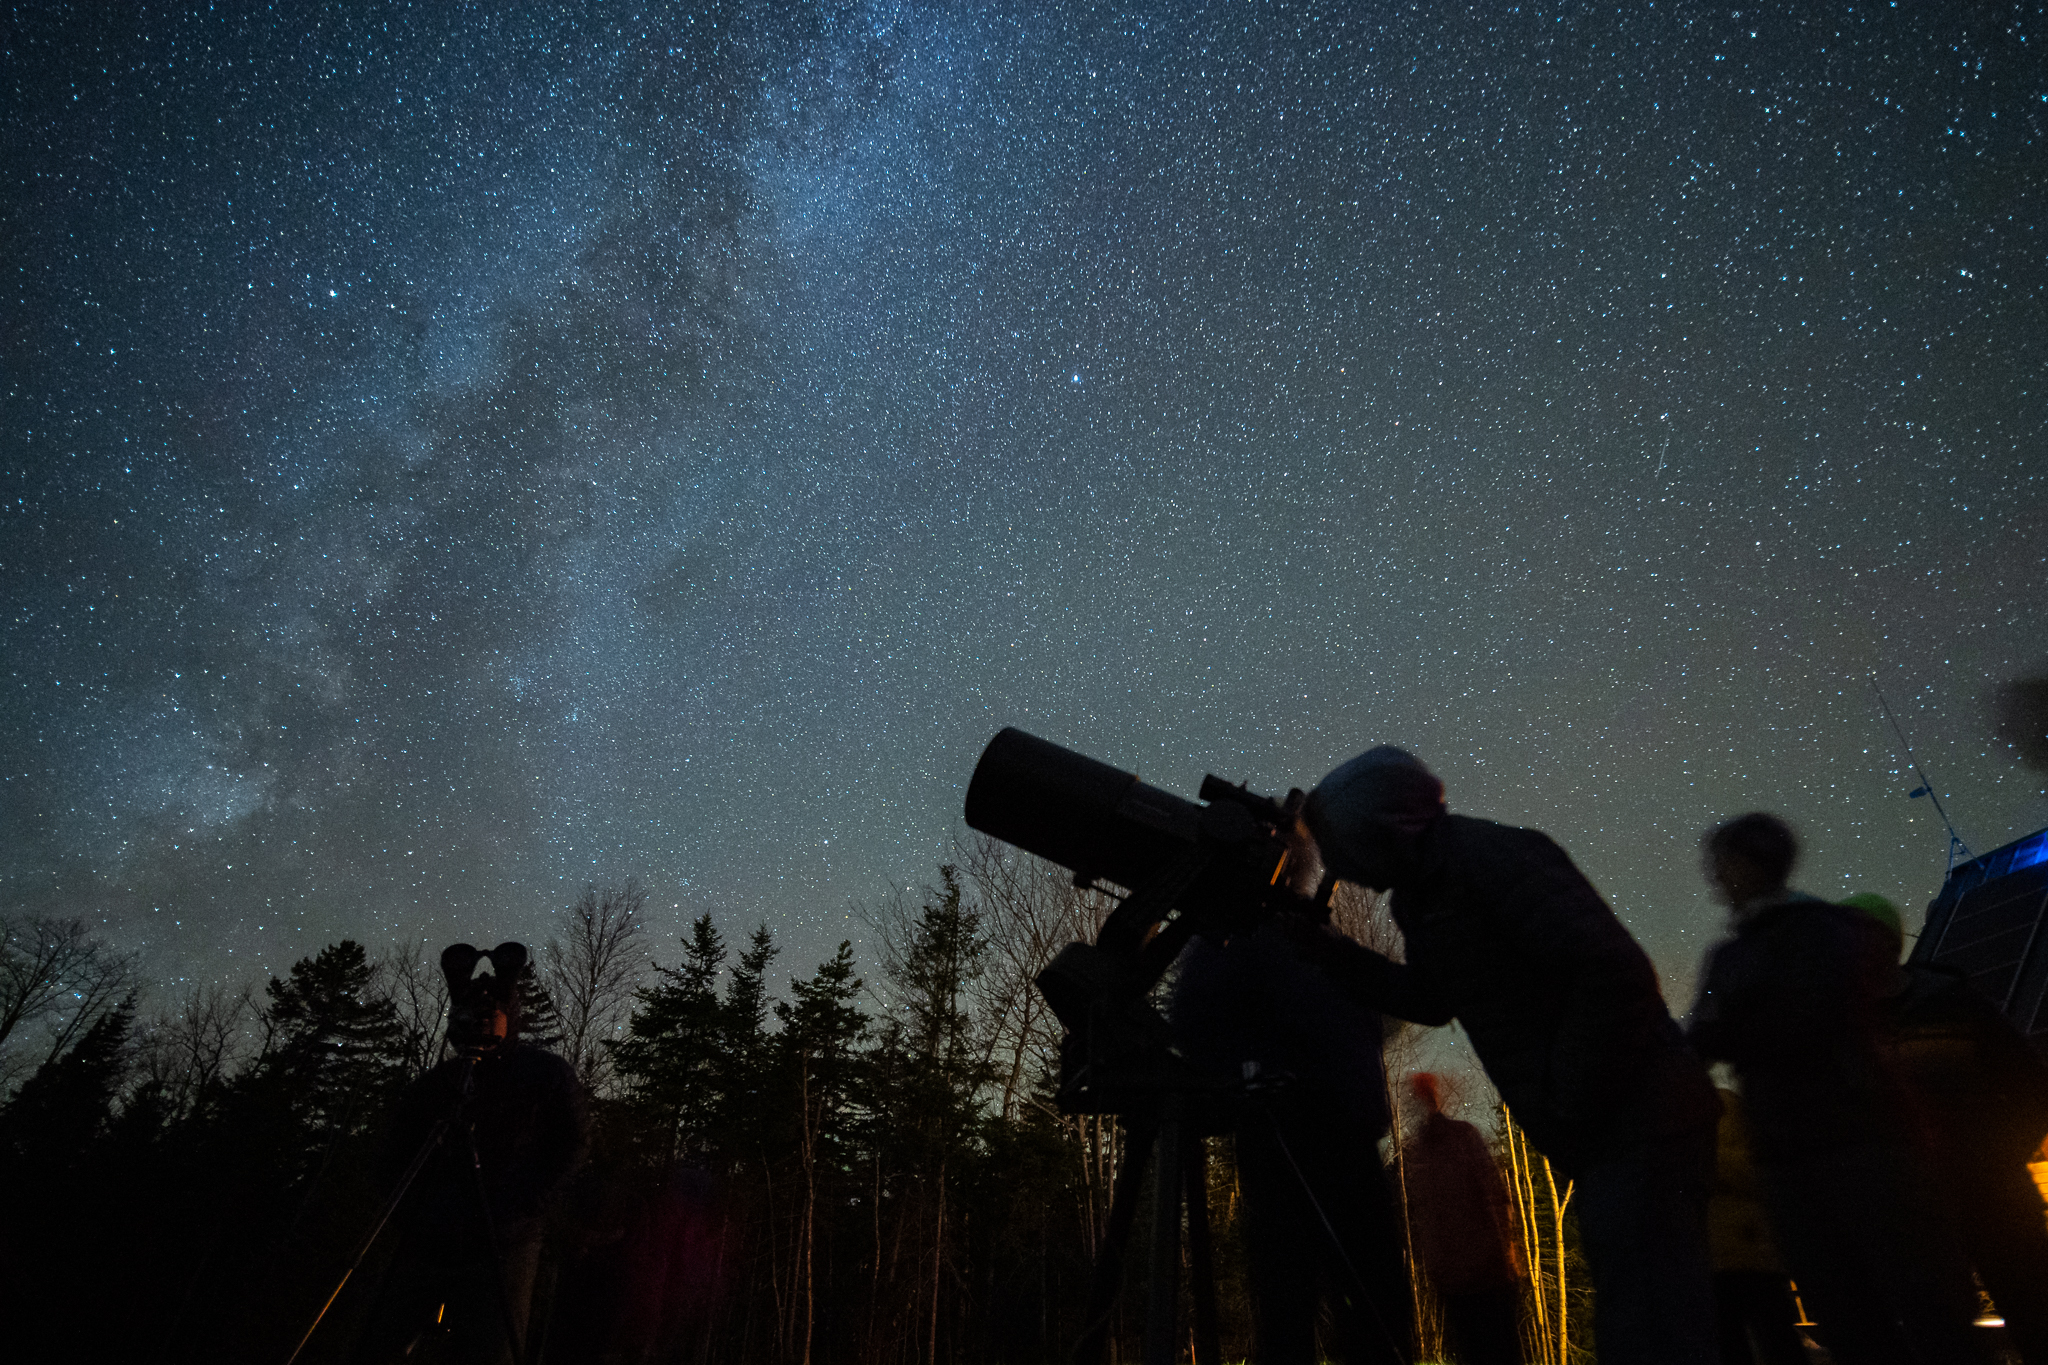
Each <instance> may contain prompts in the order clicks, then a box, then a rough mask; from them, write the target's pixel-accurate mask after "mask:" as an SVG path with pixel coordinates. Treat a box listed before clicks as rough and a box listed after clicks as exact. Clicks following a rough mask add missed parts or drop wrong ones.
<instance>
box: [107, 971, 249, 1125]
mask: <svg viewBox="0 0 2048 1365" xmlns="http://www.w3.org/2000/svg"><path fill="white" fill-rule="evenodd" d="M259 1013H260V1011H259V1010H258V1008H257V1005H256V991H255V988H254V987H253V986H250V985H247V984H244V985H243V986H241V987H240V988H239V989H230V988H229V987H227V986H225V985H223V984H221V983H218V982H213V983H202V984H200V985H196V986H194V987H193V988H192V990H191V992H190V993H189V994H187V995H186V997H185V999H184V1002H183V1003H182V1004H181V1005H179V1007H178V1008H177V1010H176V1011H175V1012H173V1011H170V1010H160V1011H159V1012H158V1013H157V1015H156V1017H155V1018H154V1019H153V1020H152V1021H151V1022H150V1023H149V1025H148V1026H147V1027H145V1028H144V1029H143V1030H142V1031H141V1039H140V1043H139V1046H138V1049H137V1051H138V1056H137V1058H136V1063H137V1068H138V1070H139V1071H140V1073H141V1076H142V1080H143V1081H144V1082H145V1083H149V1082H154V1083H155V1084H157V1085H158V1086H160V1087H161V1088H162V1091H163V1095H164V1100H165V1103H166V1104H167V1105H168V1106H169V1111H170V1113H171V1114H172V1115H174V1116H183V1115H185V1114H188V1113H190V1112H191V1110H192V1107H193V1106H194V1105H196V1104H198V1103H199V1101H200V1098H201V1096H202V1095H204V1094H205V1092H206V1091H208V1090H209V1089H211V1088H212V1087H213V1086H215V1085H217V1084H219V1083H220V1082H221V1081H222V1080H224V1079H225V1078H226V1076H227V1073H228V1071H229V1070H230V1069H231V1068H232V1067H235V1066H236V1065H238V1064H239V1063H241V1062H242V1061H244V1060H246V1059H247V1058H249V1057H251V1056H253V1055H254V1054H255V1052H256V1047H257V1042H256V1037H255V1033H254V1027H253V1026H254V1023H255V1020H256V1018H257V1015H258V1014H259Z"/></svg>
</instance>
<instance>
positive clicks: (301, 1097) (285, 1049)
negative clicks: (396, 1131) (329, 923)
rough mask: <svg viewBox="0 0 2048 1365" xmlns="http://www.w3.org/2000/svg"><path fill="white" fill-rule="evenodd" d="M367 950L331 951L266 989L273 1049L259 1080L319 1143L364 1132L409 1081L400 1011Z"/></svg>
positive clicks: (341, 947)
mask: <svg viewBox="0 0 2048 1365" xmlns="http://www.w3.org/2000/svg"><path fill="white" fill-rule="evenodd" d="M374 977H375V973H374V970H373V969H372V967H371V965H370V960H369V956H368V955H367V954H366V953H365V952H364V951H363V947H362V945H361V944H359V943H356V942H354V941H352V940H349V939H344V940H342V941H341V942H340V943H331V944H329V945H328V946H326V947H325V948H322V949H321V950H320V951H319V953H318V954H316V955H315V956H313V957H306V958H300V959H299V960H298V961H297V962H295V963H293V964H292V968H291V971H290V973H289V974H288V975H287V976H285V977H284V978H282V979H279V978H275V977H273V978H272V979H271V981H270V982H269V984H268V985H267V986H266V987H265V988H264V989H265V991H266V992H267V993H268V994H269V996H270V1004H269V1005H268V1007H266V1009H265V1010H264V1021H265V1023H266V1024H267V1025H268V1026H269V1028H270V1032H271V1041H270V1046H269V1048H268V1049H267V1051H266V1054H265V1056H264V1058H263V1060H262V1062H261V1063H260V1064H259V1066H258V1067H257V1069H256V1075H255V1076H254V1077H253V1080H254V1081H255V1082H256V1083H257V1085H258V1087H259V1088H260V1089H262V1090H265V1091H268V1092H270V1093H271V1094H272V1095H273V1096H274V1097H275V1098H276V1099H277V1100H279V1101H281V1102H282V1103H283V1104H284V1105H285V1107H286V1108H287V1109H289V1111H290V1112H291V1113H292V1115H293V1116H294V1117H295V1118H296V1119H297V1120H298V1121H299V1122H300V1123H302V1124H304V1125H306V1127H307V1129H308V1131H307V1134H306V1136H307V1137H308V1138H310V1139H312V1140H315V1141H318V1140H321V1139H322V1138H323V1137H326V1138H331V1137H333V1136H338V1135H343V1134H346V1133H351V1132H356V1131H360V1130H361V1129H363V1128H365V1127H366V1126H368V1124H369V1122H370V1120H371V1118H372V1116H373V1115H374V1114H375V1112H376V1110H377V1108H378V1106H379V1105H380V1104H381V1103H382V1102H383V1101H384V1100H385V1099H386V1098H388V1096H389V1094H390V1092H391V1091H392V1090H394V1089H395V1088H396V1086H397V1084H398V1083H399V1082H400V1081H401V1080H402V1079H403V1077H404V1058H403V1053H404V1042H405V1040H404V1038H403V1036H402V1034H403V1030H402V1029H401V1027H400V1026H399V1022H398V1011H397V1007H396V1006H395V1005H394V1004H393V1003H392V1002H391V1000H390V999H389V998H388V997H385V996H382V995H379V994H376V993H374V992H373V991H372V989H371V988H372V986H373V984H374Z"/></svg>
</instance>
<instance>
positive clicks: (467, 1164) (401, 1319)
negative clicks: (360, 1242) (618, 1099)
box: [354, 943, 584, 1365]
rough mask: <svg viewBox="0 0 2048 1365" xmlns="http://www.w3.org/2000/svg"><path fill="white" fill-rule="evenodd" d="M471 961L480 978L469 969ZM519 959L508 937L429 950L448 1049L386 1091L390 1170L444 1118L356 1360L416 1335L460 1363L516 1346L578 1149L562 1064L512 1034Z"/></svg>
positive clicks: (491, 1358)
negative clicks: (395, 1103)
mask: <svg viewBox="0 0 2048 1365" xmlns="http://www.w3.org/2000/svg"><path fill="white" fill-rule="evenodd" d="M482 958H488V960H489V964H490V975H488V976H485V975H478V974H476V973H478V972H479V970H480V969H479V959H482ZM525 961H526V950H525V948H523V947H521V946H520V945H519V944H517V943H501V944H499V945H498V946H497V947H496V948H494V949H492V950H491V951H490V952H489V953H488V954H482V953H479V952H478V951H477V950H476V949H474V948H472V947H470V946H469V945H468V944H466V943H461V944H456V945H455V946H453V947H451V948H449V949H448V950H447V951H446V952H444V953H443V954H442V955H441V970H442V971H443V973H444V974H446V976H447V978H448V984H449V991H450V997H451V1006H450V1011H449V1023H448V1039H449V1042H450V1044H452V1045H453V1046H454V1047H455V1048H456V1050H457V1051H458V1053H460V1054H461V1055H459V1056H457V1057H453V1058H450V1059H449V1060H448V1061H445V1062H442V1063H441V1064H440V1065H439V1066H436V1067H435V1068H434V1069H433V1070H431V1071H429V1072H428V1073H427V1074H426V1075H424V1076H422V1077H421V1078H420V1079H419V1080H418V1081H415V1082H414V1083H413V1085H412V1087H411V1088H410V1089H409V1090H407V1092H406V1094H405V1097H404V1099H403V1100H402V1101H401V1102H400V1105H399V1111H398V1115H397V1118H396V1120H395V1122H394V1123H393V1126H392V1132H391V1136H390V1140H389V1146H388V1148H387V1151H388V1153H389V1158H388V1161H387V1168H388V1169H389V1170H390V1172H391V1174H392V1176H393V1177H394V1179H395V1178H396V1176H397V1175H398V1173H399V1172H401V1171H402V1170H403V1169H404V1168H405V1166H406V1165H407V1164H408V1163H409V1162H410V1161H411V1159H412V1157H413V1155H414V1153H415V1152H417V1151H418V1150H420V1148H421V1147H422V1146H423V1145H424V1144H425V1143H426V1142H427V1141H428V1139H429V1137H430V1136H431V1134H432V1133H433V1130H434V1126H435V1124H436V1123H437V1122H439V1121H440V1120H441V1119H443V1118H444V1117H449V1116H454V1117H455V1118H456V1119H457V1122H456V1123H455V1124H454V1125H453V1126H452V1127H451V1128H450V1129H449V1130H448V1132H447V1136H446V1137H445V1138H444V1139H443V1141H442V1142H441V1143H440V1145H439V1147H438V1148H437V1149H436V1150H435V1152H434V1154H433V1156H432V1157H431V1158H430V1159H429V1160H428V1163H427V1165H426V1166H425V1168H424V1169H422V1171H421V1172H420V1175H419V1178H418V1179H417V1180H416V1181H415V1182H414V1184H413V1186H412V1188H411V1190H410V1191H409V1192H408V1193H407V1195H406V1197H405V1199H404V1201H403V1202H402V1203H401V1204H400V1205H399V1210H398V1214H397V1217H396V1218H395V1219H394V1224H395V1226H396V1227H397V1229H398V1231H399V1245H398V1249H397V1252H396V1254H395V1255H394V1257H393V1259H392V1262H391V1265H390V1267H389V1269H388V1270H387V1271H386V1273H385V1276H384V1279H383V1283H382V1286H381V1288H380V1291H379V1293H378V1297H377V1301H376V1303H375V1305H374V1306H373V1307H372V1309H371V1312H370V1318H369V1322H368V1324H367V1325H366V1326H365V1328H364V1330H363V1334H362V1336H361V1337H360V1338H358V1340H357V1343H356V1351H355V1357H354V1359H355V1361H356V1365H384V1363H385V1362H388V1361H397V1360H402V1359H405V1358H407V1357H408V1356H410V1355H412V1354H413V1352H414V1347H415V1344H416V1343H419V1342H421V1340H422V1338H423V1337H425V1338H428V1339H433V1338H435V1337H442V1338H445V1342H446V1353H447V1357H448V1358H452V1359H454V1360H457V1361H461V1362H464V1365H503V1363H504V1362H510V1361H513V1360H514V1359H515V1356H516V1352H517V1351H519V1350H520V1349H522V1348H523V1344H524V1338H525V1334H526V1324H527V1318H528V1314H529V1311H530V1308H531V1304H532V1298H533V1281H534V1272H535V1270H536V1268H537V1267H538V1264H539V1260H540V1241H541V1216H542V1213H543V1209H544V1205H545V1203H546V1200H547V1198H548V1196H549V1194H550V1193H552V1192H553V1191H554V1189H555V1188H556V1187H557V1186H558V1185H560V1184H561V1183H562V1181H563V1179H564V1178H565V1177H566V1176H567V1175H568V1174H569V1173H570V1172H571V1171H572V1170H573V1169H574V1168H575V1166H576V1163H577V1161H578V1160H579V1159H580V1157H581V1156H582V1153H583V1147H584V1113H583V1099H582V1090H581V1087H580V1086H579V1084H578V1083H577V1080H576V1073H575V1071H574V1070H573V1069H572V1068H571V1067H570V1066H569V1064H568V1063H567V1062H565V1061H563V1060H562V1059H561V1058H560V1057H557V1056H556V1055H555V1054H554V1053H552V1052H546V1051H543V1050H542V1049H540V1048H537V1047H533V1046H531V1045H529V1044H526V1043H523V1042H521V1041H520V1040H519V1015H520V1001H519V993H518V988H517V986H516V984H515V983H516V981H517V979H518V976H519V969H520V967H522V966H523V965H524V964H525ZM472 1068H473V1070H472ZM465 1078H467V1082H468V1094H467V1097H466V1099H465V1096H464V1084H465ZM472 1138H473V1139H474V1148H473V1149H472V1146H471V1141H472ZM472 1150H473V1151H474V1159H472ZM515 1343H517V1344H515Z"/></svg>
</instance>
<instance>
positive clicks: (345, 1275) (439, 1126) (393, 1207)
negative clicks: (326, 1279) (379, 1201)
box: [284, 1119, 449, 1365]
mask: <svg viewBox="0 0 2048 1365" xmlns="http://www.w3.org/2000/svg"><path fill="white" fill-rule="evenodd" d="M448 1125H449V1120H447V1119H442V1120H441V1121H440V1122H438V1123H436V1124H435V1125H434V1126H433V1127H432V1128H431V1129H429V1130H428V1132H427V1140H426V1141H425V1142H422V1143H421V1144H420V1149H419V1151H417V1152H415V1153H413V1158H412V1161H411V1162H410V1163H409V1164H408V1165H407V1166H406V1168H405V1174H404V1175H402V1176H400V1177H399V1180H398V1185H397V1187H396V1188H394V1189H393V1190H392V1191H391V1197H390V1198H389V1199H386V1200H385V1201H384V1207H383V1208H382V1209H380V1210H378V1212H377V1221H376V1222H375V1223H373V1224H371V1225H370V1231H369V1235H368V1236H366V1237H364V1238H363V1240H362V1242H361V1243H359V1244H358V1245H357V1247H356V1254H355V1257H354V1258H353V1259H352V1260H350V1261H349V1263H348V1269H347V1270H344V1271H342V1272H341V1282H340V1283H339V1284H337V1285H335V1286H334V1292H333V1293H331V1294H329V1295H328V1296H327V1302H325V1303H323V1304H321V1305H320V1311H319V1312H318V1313H315V1314H314V1315H313V1321H312V1322H310V1323H308V1324H307V1325H306V1334H305V1335H304V1336H302V1337H300V1338H299V1344H298V1345H296V1346H294V1347H292V1353H291V1354H290V1355H289V1356H287V1357H286V1358H285V1362H284V1365H293V1362H294V1361H296V1360H297V1359H298V1358H299V1353H300V1352H301V1351H304V1350H305V1349H306V1343H307V1342H309V1341H311V1340H312V1339H313V1333H315V1332H317V1331H318V1330H320V1324H321V1322H322V1321H323V1320H325V1318H326V1317H327V1310H328V1309H330V1308H332V1307H334V1301H335V1300H336V1299H338V1298H340V1297H341V1291H342V1290H344V1289H346V1288H348V1282H349V1278H350V1277H351V1276H353V1275H354V1274H355V1273H356V1271H357V1270H359V1269H361V1268H362V1264H363V1258H364V1257H365V1256H367V1255H369V1254H370V1248H371V1247H373V1246H375V1245H376V1244H377V1238H378V1237H379V1236H381V1235H382V1234H383V1232H384V1225H385V1224H386V1223H388V1222H390V1221H391V1215H392V1214H394V1213H396V1212H398V1205H399V1203H400V1202H401V1201H402V1200H404V1198H405V1192H406V1191H407V1190H409V1189H411V1188H412V1182H413V1181H414V1180H416V1179H418V1178H419V1173H420V1171H421V1170H423V1169H424V1168H425V1167H426V1164H427V1158H428V1157H430V1156H432V1155H433V1154H434V1149H435V1148H437V1147H439V1146H440V1145H441V1139H442V1138H444V1137H446V1136H447V1135H448Z"/></svg>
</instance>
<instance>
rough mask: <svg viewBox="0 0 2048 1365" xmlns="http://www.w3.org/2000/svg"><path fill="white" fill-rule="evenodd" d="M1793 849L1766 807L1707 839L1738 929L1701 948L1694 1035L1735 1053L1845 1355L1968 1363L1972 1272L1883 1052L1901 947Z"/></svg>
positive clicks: (1764, 1178)
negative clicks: (1796, 876)
mask: <svg viewBox="0 0 2048 1365" xmlns="http://www.w3.org/2000/svg"><path fill="white" fill-rule="evenodd" d="M1798 852H1799V849H1798V843H1797V841H1796V840H1795V839H1794V838H1793V835H1792V831H1791V829H1790V828H1789V827H1788V826H1787V825H1786V824H1785V822H1784V821H1782V820H1779V819H1778V818H1777V817H1775V816H1771V815H1763V814H1751V815H1744V816H1739V817H1737V818H1736V819H1734V820H1730V821H1729V822H1728V823H1726V824H1724V825H1722V826H1720V827H1719V828H1717V829H1715V830H1714V831H1712V832H1711V833H1710V834H1709V835H1708V836H1707V841H1706V872H1707V880H1708V883H1709V885H1710V886H1711V887H1712V889H1713V892H1714V895H1715V898H1716V899H1717V900H1719V901H1720V902H1721V903H1722V904H1724V905H1726V906H1728V907H1729V909H1730V910H1731V912H1732V914H1733V919H1734V926H1735V936H1734V937H1733V938H1731V939H1729V940H1727V941H1726V942H1724V943H1722V944H1721V945H1719V946H1718V947H1716V948H1715V949H1714V950H1713V952H1712V954H1711V955H1710V956H1709V957H1708V959H1707V967H1706V972H1705V975H1704V977H1703V979H1702V982H1701V986H1700V994H1699V1001H1698V1003H1697V1004H1696V1005H1695V1006H1694V1007H1693V1015H1692V1030H1691V1036H1692V1038H1693V1040H1694V1042H1695V1044H1696V1045H1697V1046H1698V1047H1699V1049H1700V1051H1701V1053H1702V1054H1703V1055H1705V1056H1707V1057H1710V1058H1713V1059H1716V1060H1725V1061H1728V1062H1731V1063H1733V1064H1734V1067H1735V1074H1736V1076H1737V1078H1738V1079H1739V1081H1740V1082H1741V1085H1742V1099H1743V1104H1744V1106H1745V1109H1746V1111H1747V1116H1748V1119H1749V1131H1750V1140H1751V1143H1752V1150H1753V1153H1754V1155H1755V1159H1756V1169H1757V1176H1758V1184H1759V1187H1760V1188H1761V1190H1762V1192H1763V1196H1764V1207H1765V1209H1766V1211H1767V1212H1768V1213H1769V1215H1770V1220H1771V1232H1772V1234H1773V1235H1774V1237H1775V1238H1776V1240H1777V1244H1778V1249H1779V1251H1780V1252H1781V1253H1782V1254H1783V1256H1784V1258H1785V1268H1786V1269H1787V1270H1788V1271H1790V1272H1791V1275H1792V1278H1793V1279H1794V1280H1796V1281H1797V1282H1798V1284H1799V1294H1800V1297H1801V1298H1802V1299H1803V1300H1804V1301H1805V1303H1806V1307H1807V1311H1808V1312H1810V1313H1812V1314H1813V1317H1814V1320H1815V1322H1816V1323H1817V1325H1818V1331H1817V1335H1819V1336H1820V1337H1821V1338H1822V1340H1823V1341H1824V1343H1825V1344H1826V1346H1827V1348H1828V1350H1829V1351H1830V1352H1831V1353H1832V1354H1833V1356H1834V1358H1835V1359H1836V1361H1838V1362H1839V1365H1872V1363H1874V1362H1906V1361H1924V1362H1944V1363H1945V1362H1949V1361H1956V1360H1966V1359H1969V1358H1970V1356H1971V1353H1972V1351H1973V1349H1974V1347H1973V1345H1972V1343H1971V1341H1970V1337H1969V1329H1970V1320H1971V1316H1972V1311H1973V1308H1974V1304H1975V1299H1974V1295H1973V1293H1972V1291H1971V1288H1970V1282H1969V1276H1968V1274H1967V1272H1965V1271H1964V1269H1963V1266H1962V1262H1961V1260H1960V1258H1959V1257H1958V1256H1957V1255H1956V1253H1955V1250H1954V1244H1953V1241H1952V1239H1951V1238H1950V1236H1949V1234H1948V1230H1947V1228H1946V1227H1945V1225H1944V1222H1943V1219H1942V1216H1941V1212H1940V1210H1939V1208H1938V1207H1937V1205H1936V1203H1935V1201H1934V1199H1933V1197H1932V1191H1931V1188H1930V1186H1929V1182H1928V1179H1927V1172H1926V1169H1925V1163H1924V1160H1923V1156H1922V1153H1921V1151H1920V1150H1919V1148H1918V1145H1917V1143H1916V1137H1917V1133H1916V1127H1917V1125H1916V1122H1915V1116H1914V1111H1913V1106H1912V1103H1911V1101H1910V1100H1909V1098H1908V1097H1907V1094H1906V1091H1905V1087H1904V1086H1903V1085H1902V1084H1901V1082H1900V1079H1899V1077H1898V1075H1897V1072H1896V1070H1895V1068H1894V1067H1893V1065H1892V1063H1891V1060H1890V1058H1889V1056H1888V1055H1887V1052H1886V1046H1885V1036H1884V1021H1883V1017H1882V1015H1883V1002H1884V1000H1885V998H1886V997H1887V996H1888V995H1889V994H1890V993H1891V991H1892V989H1893V988H1894V986H1895V985H1896V979H1897V975H1898V973H1897V963H1896V957H1895V954H1894V951H1893V950H1892V948H1891V947H1890V945H1889V943H1888V942H1887V941H1886V939H1885V936H1884V935H1883V933H1882V932H1881V931H1880V930H1879V929H1878V927H1877V925H1876V924H1875V923H1873V922H1872V921H1871V919H1870V917H1869V916H1868V915H1866V914H1864V913H1862V912H1861V911H1857V910H1852V909H1848V908H1846V907H1843V906H1839V905H1831V904H1829V903H1827V902H1825V901H1821V900H1817V899H1815V898H1814V897H1812V896H1807V895H1802V894H1800V893H1799V892H1796V891H1792V890H1789V889H1788V888H1787V885H1786V882H1787V880H1788V879H1789V878H1790V876H1791V873H1792V866H1793V863H1794V862H1795V860H1796V859H1797V857H1798Z"/></svg>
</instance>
